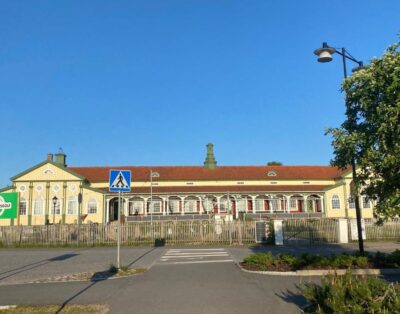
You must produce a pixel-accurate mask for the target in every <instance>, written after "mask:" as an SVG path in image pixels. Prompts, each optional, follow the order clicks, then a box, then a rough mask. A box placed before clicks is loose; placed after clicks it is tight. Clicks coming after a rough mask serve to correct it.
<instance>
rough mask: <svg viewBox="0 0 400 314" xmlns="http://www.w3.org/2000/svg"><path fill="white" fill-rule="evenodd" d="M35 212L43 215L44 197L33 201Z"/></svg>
mask: <svg viewBox="0 0 400 314" xmlns="http://www.w3.org/2000/svg"><path fill="white" fill-rule="evenodd" d="M33 214H34V215H36V216H39V215H43V199H41V198H37V199H35V200H34V201H33Z"/></svg>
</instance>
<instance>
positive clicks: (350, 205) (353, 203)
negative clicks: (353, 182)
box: [348, 197, 356, 209]
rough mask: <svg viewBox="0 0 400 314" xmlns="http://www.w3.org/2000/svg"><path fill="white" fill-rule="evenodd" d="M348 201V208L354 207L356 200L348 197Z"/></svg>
mask: <svg viewBox="0 0 400 314" xmlns="http://www.w3.org/2000/svg"><path fill="white" fill-rule="evenodd" d="M348 202H349V208H350V209H354V208H356V201H355V200H354V198H352V197H349V199H348Z"/></svg>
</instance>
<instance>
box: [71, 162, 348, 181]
mask: <svg viewBox="0 0 400 314" xmlns="http://www.w3.org/2000/svg"><path fill="white" fill-rule="evenodd" d="M68 168H69V169H70V170H72V171H74V172H76V173H78V174H80V175H82V176H84V177H85V178H86V179H87V180H88V181H90V182H107V181H108V178H109V172H110V170H111V169H126V170H131V172H132V181H149V176H150V171H151V170H153V171H156V172H158V173H159V174H160V177H159V178H156V179H154V180H155V181H174V180H177V181H197V180H237V181H242V180H272V181H274V180H288V179H298V180H328V179H335V178H337V177H340V175H342V174H343V173H344V172H345V171H344V170H340V169H338V168H335V167H331V166H221V167H218V168H216V169H213V170H208V169H205V168H203V167H201V166H157V167H149V166H146V167H145V166H136V167H132V166H129V167H68ZM268 171H274V172H275V173H276V176H268V175H267V173H268Z"/></svg>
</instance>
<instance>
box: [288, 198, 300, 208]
mask: <svg viewBox="0 0 400 314" xmlns="http://www.w3.org/2000/svg"><path fill="white" fill-rule="evenodd" d="M298 200H299V199H298V198H295V197H291V198H290V201H289V210H291V211H298V210H299V203H298Z"/></svg>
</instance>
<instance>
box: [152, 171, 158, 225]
mask: <svg viewBox="0 0 400 314" xmlns="http://www.w3.org/2000/svg"><path fill="white" fill-rule="evenodd" d="M159 177H160V174H159V173H158V172H155V171H154V172H153V170H150V222H151V224H153V178H159Z"/></svg>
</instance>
